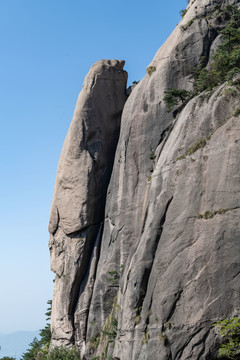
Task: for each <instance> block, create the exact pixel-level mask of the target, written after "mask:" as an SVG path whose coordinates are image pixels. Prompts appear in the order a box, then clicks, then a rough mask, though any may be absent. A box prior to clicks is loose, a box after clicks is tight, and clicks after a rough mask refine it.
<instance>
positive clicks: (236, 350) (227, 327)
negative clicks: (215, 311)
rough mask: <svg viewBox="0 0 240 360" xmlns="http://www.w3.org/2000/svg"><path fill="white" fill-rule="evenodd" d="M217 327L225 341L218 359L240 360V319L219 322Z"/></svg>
mask: <svg viewBox="0 0 240 360" xmlns="http://www.w3.org/2000/svg"><path fill="white" fill-rule="evenodd" d="M215 326H217V327H218V328H219V331H220V335H221V336H222V337H223V339H224V340H223V343H222V344H221V346H220V348H219V350H218V358H224V359H240V318H239V317H233V318H230V319H225V320H222V321H218V322H217V323H216V324H215Z"/></svg>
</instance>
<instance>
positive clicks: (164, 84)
mask: <svg viewBox="0 0 240 360" xmlns="http://www.w3.org/2000/svg"><path fill="white" fill-rule="evenodd" d="M228 4H233V5H237V6H238V5H239V1H237V0H232V1H220V0H215V1H211V0H192V1H190V3H189V5H188V8H187V12H186V14H185V16H184V17H183V20H182V21H181V23H180V24H179V26H177V28H176V29H175V30H174V32H173V33H172V35H171V36H170V37H169V39H168V40H167V41H166V43H165V44H164V45H163V46H162V47H161V48H160V50H159V51H158V52H157V54H156V56H155V58H154V59H153V61H152V63H151V64H150V65H149V67H148V69H147V74H146V76H145V77H144V79H143V80H142V81H141V82H140V83H139V84H138V85H137V86H136V87H135V88H134V90H133V91H132V93H131V94H130V96H129V98H128V100H127V102H126V104H125V106H124V110H123V114H122V120H121V130H120V137H119V141H118V147H117V151H116V154H115V159H114V166H113V169H112V174H111V180H110V184H109V186H108V190H107V194H106V187H107V184H108V179H109V176H110V172H111V168H112V166H111V164H112V158H111V159H109V158H108V156H109V155H110V154H112V155H113V153H114V150H109V149H110V148H115V145H116V142H117V138H118V129H119V114H120V112H121V109H122V107H123V105H124V101H125V79H126V75H125V73H124V71H123V70H122V69H121V68H122V65H121V63H119V62H117V63H115V64H114V65H113V64H112V65H110V64H109V63H108V65H106V64H105V63H104V64H103V63H100V64H97V65H95V67H93V69H92V70H91V71H90V74H89V75H88V76H87V78H86V81H85V85H84V88H83V89H85V88H87V89H89V91H88V92H87V91H86V90H85V93H86V94H89V98H90V99H91V100H89V99H88V96H86V98H87V99H88V100H87V99H86V98H85V95H81V94H80V98H79V101H78V105H77V108H76V111H75V115H74V119H73V123H72V125H71V127H70V130H69V134H68V136H67V139H66V142H65V144H64V147H63V152H62V155H61V158H60V162H59V169H58V175H57V180H56V188H55V195H54V199H53V206H52V211H51V217H50V232H51V233H52V235H51V236H50V249H51V259H52V268H53V270H54V271H55V272H56V274H57V276H56V281H55V290H54V299H53V316H52V328H53V341H52V345H53V346H54V345H61V344H66V345H69V344H76V345H77V346H78V348H79V350H80V352H81V355H82V358H83V359H84V358H85V359H87V360H90V359H92V358H93V357H94V356H99V357H100V358H101V359H107V357H108V356H110V355H112V356H113V358H114V359H121V360H144V359H146V360H156V358H158V359H161V360H165V359H166V360H167V359H168V360H170V359H171V360H172V359H175V360H179V359H181V360H186V359H202V360H204V359H209V360H210V359H214V358H215V356H216V346H217V344H218V341H219V340H218V336H217V333H216V332H215V330H214V327H213V323H215V322H216V321H217V320H220V319H223V318H226V317H228V316H231V315H233V314H235V313H236V312H237V310H238V309H239V274H240V262H239V253H240V242H239V236H240V229H239V215H240V185H239V184H240V162H239V152H240V135H239V134H240V132H239V130H240V129H239V127H240V118H239V116H233V114H235V115H236V112H234V110H235V109H236V107H237V106H238V105H239V96H240V93H239V89H238V88H237V87H236V86H233V88H231V89H230V90H229V85H228V84H222V85H221V86H219V87H218V88H216V89H215V90H214V91H212V92H204V93H202V94H200V95H198V96H196V97H194V98H192V100H190V101H189V102H188V104H187V105H186V106H185V108H184V109H183V110H182V111H181V113H179V115H178V117H177V118H174V117H173V114H171V113H168V112H167V111H166V105H165V103H164V101H163V98H164V91H166V90H167V89H169V88H177V89H186V90H192V88H193V75H192V73H193V68H194V67H195V68H196V67H197V66H198V65H199V64H200V62H201V60H202V59H203V58H204V62H205V65H206V66H207V65H208V64H209V63H210V62H211V61H212V54H213V53H214V51H215V50H216V44H218V43H219V41H220V36H219V30H220V29H221V27H222V19H221V17H216V16H215V15H214V14H215V11H216V9H217V8H223V7H224V6H226V5H228ZM102 67H103V68H104V69H105V70H104V71H106V73H108V71H110V74H115V75H114V76H116V77H115V78H114V79H115V82H114V84H115V85H114V86H115V87H112V88H108V87H107V86H106V88H105V86H104V91H100V90H99V91H96V92H94V87H93V88H92V87H91V85H90V84H95V86H96V88H97V89H99V88H98V87H97V83H98V80H97V79H98V77H97V76H96V78H97V79H96V81H92V80H91V79H92V78H93V77H94V76H95V75H94V76H93V75H92V74H95V72H94V71H96V70H95V69H102ZM106 69H107V70H106ZM97 71H98V70H97ZM101 71H102V70H100V72H101ZM101 74H102V72H101ZM111 76H112V75H111ZM103 78H104V79H105V75H104V76H103ZM106 78H107V76H106ZM99 79H101V76H100V75H99ZM104 81H105V80H103V79H102V83H103V82H104ZM99 86H100V85H99ZM91 88H92V90H90V89H91ZM108 89H109V92H108ZM91 91H92V93H91ZM83 94H84V92H83ZM95 95H96V96H95ZM110 97H111V98H112V99H115V100H111V101H110V100H109V102H108V105H104V106H103V107H101V110H99V111H97V112H96V111H95V110H94V109H96V106H97V107H98V106H99V104H102V103H103V101H105V102H104V103H105V104H106V99H110ZM103 98H104V99H105V100H102V99H103ZM84 99H85V101H84ZM85 103H86V104H87V105H86V106H85V105H84V104H85ZM110 104H112V105H110ZM111 106H112V107H111ZM86 108H88V111H86ZM82 109H85V110H84V111H83V110H82ZM92 111H93V112H94V116H95V118H97V114H101V115H102V117H101V121H100V120H97V125H96V123H95V122H94V121H93V120H92V119H93V118H94V117H93V116H89V119H91V120H88V121H85V120H84V119H86V117H87V115H89V112H90V113H91V112H92ZM107 114H109V115H107ZM113 114H115V115H113ZM87 118H88V117H87ZM103 118H104V119H105V120H102V119H103ZM108 118H111V119H115V120H116V122H115V126H116V128H112V127H111V126H110V125H109V122H108V120H107V119H108ZM77 119H78V120H77ZM107 122H108V123H107ZM86 123H87V125H86ZM103 123H104V125H103ZM105 124H106V125H105ZM111 124H112V122H111ZM90 125H91V126H90ZM102 125H103V127H101V126H102ZM109 131H110V132H111V136H109V135H110V134H109ZM115 131H116V133H115ZM92 133H93V135H92V136H89V134H92ZM114 134H115V135H114ZM102 138H103V139H105V140H104V141H103V140H101V139H102ZM87 139H88V140H87ZM113 139H114V140H113ZM110 140H111V141H112V140H113V143H114V144H112V143H111V144H110V142H111V141H110ZM109 141H110V142H109ZM100 143H101V146H100V148H101V151H102V152H101V153H100V151H99V150H98V151H95V149H96V148H97V149H99V147H98V146H99V144H100ZM199 144H201V146H199ZM103 148H104V149H103ZM190 149H191V151H190ZM94 154H96V155H94ZM103 164H104V165H103ZM104 169H105V170H106V172H107V175H106V178H104V181H102V180H101V179H103V176H105V172H104ZM105 179H106V181H105ZM105 200H106V203H105ZM104 211H105V216H103V213H104ZM103 217H104V221H103Z"/></svg>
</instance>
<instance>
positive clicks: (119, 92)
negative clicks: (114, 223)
mask: <svg viewBox="0 0 240 360" xmlns="http://www.w3.org/2000/svg"><path fill="white" fill-rule="evenodd" d="M123 66H124V61H118V60H101V61H98V62H97V63H96V64H94V65H93V66H92V67H91V69H90V71H89V73H88V75H87V77H86V79H85V81H84V84H83V88H82V90H81V92H80V95H79V97H78V100H77V105H76V108H75V112H74V116H73V119H72V122H71V125H70V128H69V131H68V134H67V137H66V139H65V142H64V145H63V149H62V153H61V156H60V160H59V165H58V170H57V177H56V182H55V190H54V197H53V201H52V208H51V213H50V222H49V231H50V234H51V235H50V241H49V246H50V252H51V268H52V270H53V271H54V272H55V273H56V279H55V286H54V295H53V311H52V346H55V345H59V344H63V345H70V344H72V342H73V341H74V335H75V329H74V312H75V308H76V305H77V302H78V297H79V294H80V292H81V291H82V290H81V286H82V284H83V282H84V279H85V277H86V276H87V274H88V273H89V261H90V258H91V256H92V252H93V251H96V252H97V253H98V252H99V245H100V238H101V234H102V228H103V220H104V207H105V201H106V191H107V186H108V183H109V179H110V175H111V171H112V165H113V159H114V154H115V150H116V145H117V141H118V137H119V130H120V120H121V113H122V110H123V106H124V103H125V101H126V94H125V93H126V81H127V73H126V72H125V71H124V70H123ZM97 260H98V257H95V258H94V261H95V265H94V270H93V274H92V273H91V276H92V277H93V278H92V279H91V282H92V281H93V279H94V275H95V267H96V265H97ZM87 288H88V290H86V289H85V294H86V292H88V295H87V297H86V295H85V298H84V299H85V307H86V308H87V307H88V304H89V303H90V301H91V294H92V284H89V285H88V286H87ZM86 316H87V314H86Z"/></svg>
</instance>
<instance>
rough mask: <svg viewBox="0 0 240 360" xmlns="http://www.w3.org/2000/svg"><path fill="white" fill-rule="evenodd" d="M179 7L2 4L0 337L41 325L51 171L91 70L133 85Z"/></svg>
mask: <svg viewBox="0 0 240 360" xmlns="http://www.w3.org/2000/svg"><path fill="white" fill-rule="evenodd" d="M186 5H187V1H186V0H168V1H162V0H149V1H142V0H138V1H135V0H128V1H126V0H122V1H119V2H117V1H110V0H101V1H99V0H98V1H97V0H0V134H1V135H0V136H1V141H0V166H1V177H0V185H1V186H0V231H1V240H0V274H1V296H0V332H1V333H8V332H14V331H17V330H37V329H39V328H42V327H44V326H45V315H44V313H45V311H46V303H47V300H48V299H51V297H52V291H53V278H54V275H53V274H52V273H51V272H50V261H49V253H48V232H47V226H48V216H49V210H50V205H51V199H52V195H53V187H54V180H55V175H56V169H57V163H58V159H59V155H60V152H61V148H62V144H63V141H64V138H65V136H66V133H67V130H68V127H69V124H70V121H71V118H72V114H73V111H74V107H75V103H76V100H77V96H78V93H79V91H80V90H81V87H82V83H83V80H84V77H85V76H86V74H87V72H88V70H89V68H90V66H91V65H92V64H93V63H94V62H96V61H97V60H99V59H108V58H109V59H124V60H125V61H126V65H125V70H127V71H128V73H129V84H131V83H132V81H134V80H140V79H141V78H142V77H143V76H144V75H145V69H146V67H147V66H148V64H149V63H150V62H151V60H152V58H153V56H154V55H155V53H156V51H157V50H158V48H159V47H160V46H161V45H162V44H163V42H164V41H165V40H166V38H167V37H168V36H169V35H170V33H171V32H172V30H173V29H174V28H175V26H176V24H177V23H178V22H179V21H180V15H179V11H180V10H181V9H184V8H185V7H186Z"/></svg>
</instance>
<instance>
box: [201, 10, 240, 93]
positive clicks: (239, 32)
mask: <svg viewBox="0 0 240 360" xmlns="http://www.w3.org/2000/svg"><path fill="white" fill-rule="evenodd" d="M221 14H222V16H224V17H225V18H228V19H229V20H228V21H227V23H226V25H225V27H224V28H223V29H222V30H221V31H220V34H221V35H222V40H223V41H222V43H221V44H220V45H219V46H218V48H217V50H216V53H215V55H214V56H213V62H212V64H211V66H210V68H208V69H207V68H206V67H203V65H202V64H201V66H200V68H199V69H198V71H197V73H196V74H195V75H196V81H195V83H194V92H195V94H199V93H200V92H202V91H204V90H211V89H213V88H214V87H215V86H217V85H219V84H221V83H223V82H225V81H228V80H231V79H232V78H233V76H234V75H235V74H237V73H240V10H238V8H237V7H235V6H232V5H228V6H226V7H225V8H224V9H223V10H222V11H221Z"/></svg>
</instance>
